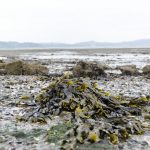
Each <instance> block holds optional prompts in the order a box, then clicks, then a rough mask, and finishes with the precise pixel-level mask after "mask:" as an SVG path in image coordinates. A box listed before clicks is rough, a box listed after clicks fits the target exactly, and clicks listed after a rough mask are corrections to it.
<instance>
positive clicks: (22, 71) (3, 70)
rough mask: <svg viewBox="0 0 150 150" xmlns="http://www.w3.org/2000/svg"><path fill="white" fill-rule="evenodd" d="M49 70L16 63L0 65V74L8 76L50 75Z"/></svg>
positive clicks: (37, 65)
mask: <svg viewBox="0 0 150 150" xmlns="http://www.w3.org/2000/svg"><path fill="white" fill-rule="evenodd" d="M48 73H49V70H48V68H47V67H44V66H42V65H39V64H34V63H31V64H29V63H25V62H23V61H20V60H19V61H14V62H11V63H0V74H7V75H48Z"/></svg>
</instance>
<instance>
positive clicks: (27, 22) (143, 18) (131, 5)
mask: <svg viewBox="0 0 150 150" xmlns="http://www.w3.org/2000/svg"><path fill="white" fill-rule="evenodd" d="M145 38H150V0H0V41H19V42H27V41H28V42H65V43H74V42H81V41H91V40H93V41H99V42H104V41H107V42H118V41H129V40H136V39H145Z"/></svg>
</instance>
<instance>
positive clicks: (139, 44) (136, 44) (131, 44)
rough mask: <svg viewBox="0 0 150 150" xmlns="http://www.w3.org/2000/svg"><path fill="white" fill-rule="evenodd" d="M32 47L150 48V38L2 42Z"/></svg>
mask: <svg viewBox="0 0 150 150" xmlns="http://www.w3.org/2000/svg"><path fill="white" fill-rule="evenodd" d="M32 48H150V39H142V40H135V41H127V42H118V43H110V42H95V41H88V42H80V43H75V44H65V43H32V42H25V43H20V42H1V41H0V49H32Z"/></svg>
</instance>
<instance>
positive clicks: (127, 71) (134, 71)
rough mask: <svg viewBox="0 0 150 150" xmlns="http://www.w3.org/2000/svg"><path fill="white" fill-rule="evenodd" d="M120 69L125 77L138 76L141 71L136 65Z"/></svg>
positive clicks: (120, 67)
mask: <svg viewBox="0 0 150 150" xmlns="http://www.w3.org/2000/svg"><path fill="white" fill-rule="evenodd" d="M117 68H118V69H120V71H121V72H122V74H123V75H138V74H139V71H138V69H137V68H136V65H124V66H119V67H117Z"/></svg>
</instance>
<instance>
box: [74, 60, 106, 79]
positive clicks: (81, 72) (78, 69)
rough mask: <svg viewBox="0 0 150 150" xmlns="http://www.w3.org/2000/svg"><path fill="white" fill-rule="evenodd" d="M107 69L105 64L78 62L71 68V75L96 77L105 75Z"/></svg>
mask: <svg viewBox="0 0 150 150" xmlns="http://www.w3.org/2000/svg"><path fill="white" fill-rule="evenodd" d="M108 68H109V67H108V66H107V65H105V64H98V63H95V62H84V61H80V62H78V63H77V64H76V65H75V66H74V67H73V75H74V76H75V77H97V76H101V75H105V70H106V69H108Z"/></svg>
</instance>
